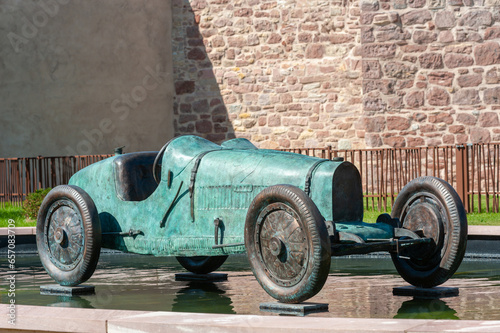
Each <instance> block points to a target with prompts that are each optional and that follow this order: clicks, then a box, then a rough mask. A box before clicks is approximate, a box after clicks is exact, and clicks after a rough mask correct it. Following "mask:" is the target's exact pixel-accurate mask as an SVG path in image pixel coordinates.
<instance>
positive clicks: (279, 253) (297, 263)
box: [245, 185, 331, 303]
mask: <svg viewBox="0 0 500 333" xmlns="http://www.w3.org/2000/svg"><path fill="white" fill-rule="evenodd" d="M245 247H246V250H247V254H248V259H249V261H250V267H251V268H252V271H253V273H254V275H255V277H256V278H257V281H259V283H260V284H261V286H262V287H263V288H264V290H265V291H266V292H267V293H268V294H269V295H271V296H272V297H274V298H276V299H277V300H278V301H280V302H282V303H300V302H303V301H305V300H307V299H309V298H311V297H313V296H314V295H316V294H317V293H318V292H319V291H320V290H321V288H322V287H323V285H324V284H325V281H326V279H327V277H328V273H329V271H330V261H331V247H330V238H329V236H328V231H327V229H326V225H325V222H324V219H323V217H322V215H321V214H320V212H319V210H318V208H317V207H316V205H315V204H314V202H313V201H312V200H311V198H309V196H307V195H306V194H305V193H304V191H302V190H301V189H299V188H297V187H295V186H291V185H275V186H270V187H268V188H266V189H264V190H263V191H262V192H260V193H259V194H258V195H257V196H256V197H255V199H254V200H253V202H252V204H251V205H250V208H249V209H248V213H247V217H246V221H245Z"/></svg>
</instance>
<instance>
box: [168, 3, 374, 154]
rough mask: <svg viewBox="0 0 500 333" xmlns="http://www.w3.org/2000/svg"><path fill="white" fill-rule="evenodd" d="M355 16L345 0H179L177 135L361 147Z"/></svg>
mask: <svg viewBox="0 0 500 333" xmlns="http://www.w3.org/2000/svg"><path fill="white" fill-rule="evenodd" d="M190 12H191V13H190ZM359 18H360V11H359V7H358V6H356V5H354V4H350V3H346V2H345V1H342V0H339V1H337V0H332V1H324V0H319V1H314V0H313V1H306V0H286V1H261V0H245V1H231V0H191V1H190V2H188V1H187V0H177V1H176V2H174V24H173V26H174V39H173V48H174V69H175V73H176V76H175V85H176V92H177V96H176V103H175V112H176V113H178V114H179V118H178V122H176V124H174V125H175V127H176V133H177V134H185V133H195V134H201V135H204V136H205V137H208V138H212V139H216V140H222V139H225V138H229V137H233V136H237V137H245V138H248V139H250V140H251V141H252V142H254V143H256V144H257V145H259V146H260V147H265V148H277V147H283V148H288V147H304V146H306V147H313V146H314V147H316V146H326V145H335V146H337V144H339V145H340V146H343V147H344V148H351V147H359V146H363V143H364V139H363V138H360V137H358V136H357V134H356V129H355V127H354V124H355V122H356V121H357V120H358V119H359V118H360V116H361V115H362V94H361V87H362V84H361V57H360V55H357V54H355V49H356V45H358V44H359V42H360V29H359ZM220 98H222V100H220ZM220 102H223V104H222V103H220Z"/></svg>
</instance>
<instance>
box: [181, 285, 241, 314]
mask: <svg viewBox="0 0 500 333" xmlns="http://www.w3.org/2000/svg"><path fill="white" fill-rule="evenodd" d="M225 294H226V292H225V291H224V290H222V289H220V288H219V287H218V286H217V284H215V283H213V282H188V284H187V286H186V287H185V288H182V289H180V290H179V291H178V292H177V294H176V295H175V299H174V303H173V304H172V311H175V312H204V313H229V314H230V313H236V312H235V311H234V309H233V306H232V302H231V298H229V297H228V296H226V295H225Z"/></svg>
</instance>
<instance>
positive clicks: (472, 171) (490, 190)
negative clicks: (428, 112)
mask: <svg viewBox="0 0 500 333" xmlns="http://www.w3.org/2000/svg"><path fill="white" fill-rule="evenodd" d="M283 150H285V151H291V152H295V153H299V154H304V155H309V156H316V157H321V158H328V159H331V158H333V157H337V156H340V157H343V158H344V160H346V161H349V162H351V163H353V164H354V165H356V167H357V168H358V170H359V172H360V174H361V179H362V183H363V195H364V200H365V206H366V207H369V208H371V209H374V210H379V211H384V210H386V209H387V208H389V207H392V205H393V204H394V200H395V198H396V196H397V194H398V193H399V191H401V189H402V188H403V187H404V185H405V184H406V183H408V182H409V181H410V180H412V179H414V178H416V177H421V176H435V177H439V178H442V179H444V180H446V181H447V182H448V183H450V184H451V185H452V186H453V187H454V188H455V189H456V190H457V192H458V195H459V196H460V198H461V199H462V202H463V203H464V206H465V209H466V211H467V212H484V211H486V212H495V213H497V212H499V202H500V200H499V197H500V143H489V144H473V145H472V144H468V145H456V146H441V147H417V148H381V149H356V150H334V149H331V148H299V149H283Z"/></svg>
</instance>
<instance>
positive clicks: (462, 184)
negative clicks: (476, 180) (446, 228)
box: [456, 145, 470, 213]
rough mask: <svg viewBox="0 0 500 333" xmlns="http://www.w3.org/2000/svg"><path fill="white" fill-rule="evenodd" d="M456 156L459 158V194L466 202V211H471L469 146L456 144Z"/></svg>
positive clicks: (463, 201) (464, 202)
mask: <svg viewBox="0 0 500 333" xmlns="http://www.w3.org/2000/svg"><path fill="white" fill-rule="evenodd" d="M456 149H457V150H456V156H457V157H456V158H457V170H456V172H457V192H458V196H459V197H460V199H461V200H462V203H463V204H464V208H465V211H466V212H467V213H469V211H470V207H469V194H468V192H469V168H468V161H469V154H468V150H467V146H465V145H457V146H456Z"/></svg>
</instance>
